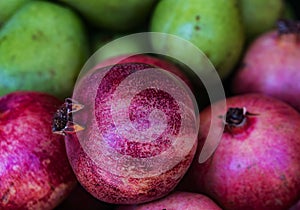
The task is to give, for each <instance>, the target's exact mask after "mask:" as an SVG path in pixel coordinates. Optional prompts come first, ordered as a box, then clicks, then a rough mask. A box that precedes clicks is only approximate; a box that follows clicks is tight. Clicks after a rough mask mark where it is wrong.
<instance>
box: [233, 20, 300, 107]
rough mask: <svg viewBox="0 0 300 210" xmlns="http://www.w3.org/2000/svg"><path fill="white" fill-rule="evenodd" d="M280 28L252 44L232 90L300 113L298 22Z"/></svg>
mask: <svg viewBox="0 0 300 210" xmlns="http://www.w3.org/2000/svg"><path fill="white" fill-rule="evenodd" d="M279 27H280V29H278V30H275V31H271V32H268V33H266V34H264V35H262V36H261V37H259V38H258V39H257V40H255V41H254V42H253V43H252V45H251V46H250V48H249V49H248V50H247V52H246V55H245V57H244V59H243V61H242V65H241V68H240V69H239V70H238V71H237V73H236V75H235V76H234V78H233V81H232V86H231V88H232V91H233V92H234V93H235V94H240V93H249V92H258V93H263V94H267V95H270V96H273V97H276V98H279V99H281V100H283V101H285V102H287V103H289V104H291V105H292V106H294V107H295V108H296V109H297V110H298V111H300V100H299V94H300V82H299V81H300V71H299V68H300V60H299V57H300V41H299V37H300V36H299V31H297V23H294V22H289V21H287V22H286V21H282V22H281V23H279Z"/></svg>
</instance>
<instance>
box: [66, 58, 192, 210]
mask: <svg viewBox="0 0 300 210" xmlns="http://www.w3.org/2000/svg"><path fill="white" fill-rule="evenodd" d="M192 96H193V95H191V93H190V92H189V88H188V87H187V85H186V84H185V83H184V82H182V81H181V80H180V79H179V78H178V77H176V76H175V75H172V74H170V73H169V71H168V70H162V69H156V68H153V66H151V65H148V64H143V63H122V64H116V65H114V66H109V67H103V68H100V69H93V70H91V71H90V72H87V74H86V75H84V76H82V77H81V78H80V80H79V81H78V82H77V84H76V86H75V89H74V93H73V99H72V100H73V102H72V101H71V102H70V106H69V107H70V108H71V107H75V110H74V111H71V109H70V110H69V113H72V117H69V122H68V123H69V125H67V126H66V128H64V129H63V130H62V133H63V134H64V135H65V141H66V148H67V154H68V157H69V160H70V163H71V165H72V168H73V170H74V172H75V174H76V176H77V179H78V180H79V182H80V183H81V184H82V186H83V187H84V188H85V189H86V190H87V191H88V192H90V193H91V194H92V195H93V196H95V197H96V198H98V199H99V200H101V201H104V202H108V203H114V204H138V203H142V202H148V201H152V200H155V199H158V198H161V197H163V196H165V195H166V194H168V193H169V192H170V191H171V190H172V189H174V187H175V186H176V185H177V184H178V182H179V181H180V180H181V178H182V177H183V175H184V174H185V172H186V171H187V169H188V167H189V166H190V164H191V162H192V159H193V157H194V154H195V151H196V145H197V134H198V120H197V118H198V114H197V111H196V107H195V99H194V98H193V97H192ZM83 106H84V107H83ZM82 107H83V108H82ZM81 108H82V109H81ZM81 128H84V130H81ZM78 130H81V131H78Z"/></svg>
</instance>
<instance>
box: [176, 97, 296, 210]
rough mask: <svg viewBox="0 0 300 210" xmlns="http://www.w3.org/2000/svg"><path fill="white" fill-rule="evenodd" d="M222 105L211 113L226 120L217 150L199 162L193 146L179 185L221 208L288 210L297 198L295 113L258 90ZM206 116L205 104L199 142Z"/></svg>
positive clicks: (209, 116)
mask: <svg viewBox="0 0 300 210" xmlns="http://www.w3.org/2000/svg"><path fill="white" fill-rule="evenodd" d="M227 107H228V111H227V113H219V114H220V116H213V117H220V125H221V124H222V123H225V129H224V133H223V135H222V137H221V141H220V144H219V145H218V148H217V149H216V151H215V152H214V154H213V156H211V157H210V158H209V159H208V160H207V161H206V162H205V163H203V164H199V163H198V158H197V157H198V154H199V151H200V150H201V146H199V147H198V151H197V155H196V156H195V159H194V161H193V163H192V165H191V167H190V170H189V171H188V173H187V175H186V177H185V178H184V181H183V182H182V183H184V185H183V184H182V185H181V187H183V186H184V187H185V188H186V190H190V191H195V192H201V193H204V194H207V195H209V196H210V197H211V198H213V199H214V200H216V201H217V202H218V204H219V205H220V206H221V207H222V208H224V209H234V210H238V209H243V210H246V209H288V208H289V207H290V206H291V205H292V204H294V203H295V202H296V201H297V199H298V198H299V197H300V153H299V150H300V130H299V127H300V114H299V113H298V112H297V111H296V110H295V109H294V108H292V107H291V106H290V105H288V104H286V103H284V102H282V101H280V100H278V99H275V98H273V97H270V96H265V95H262V94H245V95H239V96H234V97H231V98H228V99H227ZM210 120H211V115H210V108H207V109H205V110H204V111H203V112H201V113H200V135H199V136H200V137H199V141H200V142H202V141H203V139H205V138H206V134H207V132H208V129H209V124H210ZM199 145H201V144H200V143H199ZM184 187H183V188H184ZM183 188H181V189H183Z"/></svg>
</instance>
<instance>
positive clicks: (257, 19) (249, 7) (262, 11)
mask: <svg viewBox="0 0 300 210" xmlns="http://www.w3.org/2000/svg"><path fill="white" fill-rule="evenodd" d="M241 10H242V18H243V24H244V26H245V33H246V37H247V39H248V40H253V39H254V38H255V37H257V36H258V35H260V34H262V33H264V32H266V31H268V30H271V29H272V28H275V27H276V21H277V20H278V19H279V18H281V17H282V15H283V11H284V1H283V0H241Z"/></svg>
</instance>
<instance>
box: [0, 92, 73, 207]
mask: <svg viewBox="0 0 300 210" xmlns="http://www.w3.org/2000/svg"><path fill="white" fill-rule="evenodd" d="M60 104H61V102H60V101H59V100H57V99H56V98H54V97H52V96H50V95H47V94H44V93H37V92H14V93H11V94H8V95H5V96H3V97H1V98H0V209H6V210H9V209H12V210H13V209H53V208H54V207H56V206H57V205H58V204H59V203H60V202H61V201H62V200H63V199H64V198H66V197H67V195H68V194H69V193H70V191H71V190H72V189H73V187H74V186H75V184H76V178H75V176H74V174H73V172H72V169H71V167H70V165H69V162H68V159H67V155H66V151H65V144H64V141H63V138H62V137H61V136H59V135H54V134H52V131H51V119H52V116H53V114H54V112H55V110H56V109H57V108H58V106H59V105H60Z"/></svg>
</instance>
